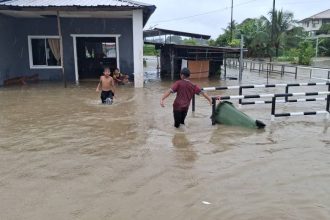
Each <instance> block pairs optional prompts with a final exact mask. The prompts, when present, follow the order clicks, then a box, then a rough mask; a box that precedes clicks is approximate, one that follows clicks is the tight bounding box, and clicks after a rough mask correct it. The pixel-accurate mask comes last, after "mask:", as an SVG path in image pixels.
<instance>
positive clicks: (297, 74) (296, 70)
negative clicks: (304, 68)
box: [294, 66, 298, 79]
mask: <svg viewBox="0 0 330 220" xmlns="http://www.w3.org/2000/svg"><path fill="white" fill-rule="evenodd" d="M297 75H298V67H297V66H296V73H295V76H294V78H295V79H297Z"/></svg>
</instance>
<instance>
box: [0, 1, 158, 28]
mask: <svg viewBox="0 0 330 220" xmlns="http://www.w3.org/2000/svg"><path fill="white" fill-rule="evenodd" d="M134 9H142V10H143V24H145V23H147V21H148V19H149V17H150V16H151V14H152V13H153V12H154V11H155V9H156V6H155V5H151V4H146V3H142V2H137V1H131V0H0V11H1V10H13V11H15V10H16V11H22V10H23V11H24V10H26V11H28V10H33V11H42V10H61V11H62V10H64V11H86V10H93V11H97V10H114V11H120V10H125V11H128V10H134Z"/></svg>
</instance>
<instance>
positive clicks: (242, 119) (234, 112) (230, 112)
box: [214, 101, 266, 128]
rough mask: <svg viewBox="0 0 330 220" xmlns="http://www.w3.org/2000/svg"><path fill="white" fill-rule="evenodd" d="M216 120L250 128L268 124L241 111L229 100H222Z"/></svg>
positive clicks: (220, 122) (216, 112) (262, 126)
mask: <svg viewBox="0 0 330 220" xmlns="http://www.w3.org/2000/svg"><path fill="white" fill-rule="evenodd" d="M214 117H215V121H216V122H217V123H219V124H225V125H236V126H242V127H248V128H264V127H265V126H266V125H265V124H264V123H263V122H262V121H259V120H255V119H253V118H251V117H250V116H248V115H246V114H245V113H243V112H241V111H239V110H238V109H236V108H235V106H234V105H233V104H232V103H231V102H228V101H222V102H220V103H219V104H218V105H217V108H216V110H215V114H214Z"/></svg>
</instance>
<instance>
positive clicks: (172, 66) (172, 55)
mask: <svg viewBox="0 0 330 220" xmlns="http://www.w3.org/2000/svg"><path fill="white" fill-rule="evenodd" d="M170 53H171V54H170V58H171V80H174V52H173V48H171V51H170Z"/></svg>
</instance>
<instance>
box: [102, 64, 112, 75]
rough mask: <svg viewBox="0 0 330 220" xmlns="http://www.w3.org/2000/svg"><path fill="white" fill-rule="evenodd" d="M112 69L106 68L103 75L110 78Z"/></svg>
mask: <svg viewBox="0 0 330 220" xmlns="http://www.w3.org/2000/svg"><path fill="white" fill-rule="evenodd" d="M110 73H111V72H110V68H109V67H108V66H105V67H104V69H103V74H104V75H105V76H110Z"/></svg>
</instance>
